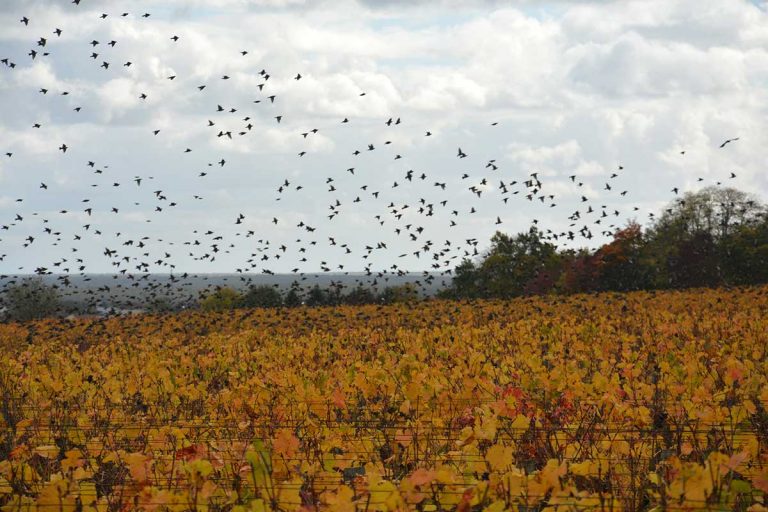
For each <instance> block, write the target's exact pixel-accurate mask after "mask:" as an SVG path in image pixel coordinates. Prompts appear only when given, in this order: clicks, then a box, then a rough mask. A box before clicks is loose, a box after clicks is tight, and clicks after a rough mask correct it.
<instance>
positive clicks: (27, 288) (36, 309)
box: [4, 278, 61, 322]
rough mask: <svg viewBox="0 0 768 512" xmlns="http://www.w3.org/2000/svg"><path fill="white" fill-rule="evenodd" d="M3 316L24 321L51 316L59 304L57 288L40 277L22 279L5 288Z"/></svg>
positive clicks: (57, 309)
mask: <svg viewBox="0 0 768 512" xmlns="http://www.w3.org/2000/svg"><path fill="white" fill-rule="evenodd" d="M4 302H5V306H6V314H5V316H6V317H7V318H8V319H9V320H12V321H17V322H26V321H29V320H35V319H39V318H45V317H48V316H53V315H55V314H57V313H58V312H59V308H60V305H61V302H60V296H59V292H58V290H57V289H56V288H55V287H53V286H49V285H47V284H45V283H44V282H43V280H42V279H40V278H29V279H24V280H22V281H21V282H20V283H18V284H15V285H11V286H9V287H8V288H7V289H6V292H5V298H4Z"/></svg>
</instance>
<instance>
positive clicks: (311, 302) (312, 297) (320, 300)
mask: <svg viewBox="0 0 768 512" xmlns="http://www.w3.org/2000/svg"><path fill="white" fill-rule="evenodd" d="M326 304H328V293H327V292H326V291H325V290H322V289H321V288H320V286H319V285H315V286H313V287H312V288H311V289H310V290H309V294H308V295H307V306H324V305H326Z"/></svg>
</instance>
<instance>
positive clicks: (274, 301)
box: [239, 285, 283, 308]
mask: <svg viewBox="0 0 768 512" xmlns="http://www.w3.org/2000/svg"><path fill="white" fill-rule="evenodd" d="M282 305H283V297H282V296H281V295H280V292H279V291H277V290H276V289H275V287H274V286H269V285H261V286H251V287H250V288H249V289H248V291H247V292H245V294H244V295H243V296H242V297H241V298H240V301H239V306H240V307H244V308H277V307H280V306H282Z"/></svg>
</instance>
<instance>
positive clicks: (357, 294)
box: [343, 285, 376, 305]
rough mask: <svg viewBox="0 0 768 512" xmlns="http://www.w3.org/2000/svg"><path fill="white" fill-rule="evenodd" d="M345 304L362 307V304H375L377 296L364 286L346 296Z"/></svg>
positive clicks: (354, 289)
mask: <svg viewBox="0 0 768 512" xmlns="http://www.w3.org/2000/svg"><path fill="white" fill-rule="evenodd" d="M343 301H344V303H345V304H352V305H360V304H373V303H374V302H376V296H375V295H374V294H373V292H372V291H371V290H370V288H365V287H364V286H363V285H358V286H357V288H353V289H352V290H351V291H350V292H349V293H347V294H346V295H345V296H344V299H343Z"/></svg>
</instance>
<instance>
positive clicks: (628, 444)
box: [0, 287, 768, 512]
mask: <svg viewBox="0 0 768 512" xmlns="http://www.w3.org/2000/svg"><path fill="white" fill-rule="evenodd" d="M0 354H2V357H0V508H1V509H2V511H5V512H13V511H18V512H33V511H39V512H97V511H98V512H117V511H129V510H144V511H178V512H181V511H196V512H215V511H224V512H229V511H232V512H246V511H253V512H266V511H272V510H275V511H294V510H301V511H306V512H310V511H325V510H328V511H334V512H352V511H355V510H357V511H370V512H374V511H395V510H417V511H423V512H428V511H434V512H437V511H454V510H456V511H459V512H469V511H477V512H480V511H483V512H503V511H508V510H509V511H516V512H523V511H525V512H531V511H539V510H547V511H587V510H593V511H620V510H621V511H640V510H657V511H666V510H669V511H685V510H749V511H765V510H768V501H766V497H768V410H767V409H768V382H766V381H767V380H768V288H765V287H762V288H760V287H758V288H749V289H733V290H690V291H683V292H680V291H677V292H663V293H661V292H660V293H630V294H603V295H589V296H571V297H566V298H563V297H538V298H525V299H518V300H513V301H506V302H501V301H499V302H493V301H490V302H471V303H470V302H465V303H459V302H449V301H430V302H425V303H419V304H401V305H391V306H360V307H351V306H344V307H336V308H331V307H329V308H294V309H265V310H236V311H230V312H223V313H202V312H195V311H190V312H186V313H182V314H177V315H168V316H129V317H122V318H109V319H100V318H77V319H66V320H65V319H56V320H46V321H39V322H35V323H29V324H6V325H0Z"/></svg>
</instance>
